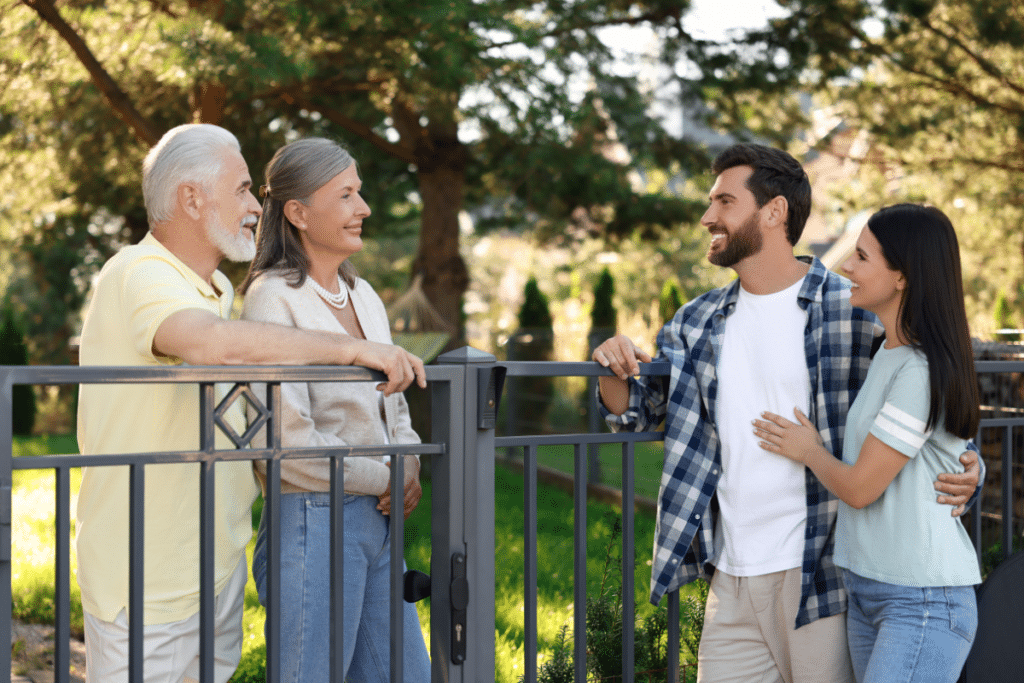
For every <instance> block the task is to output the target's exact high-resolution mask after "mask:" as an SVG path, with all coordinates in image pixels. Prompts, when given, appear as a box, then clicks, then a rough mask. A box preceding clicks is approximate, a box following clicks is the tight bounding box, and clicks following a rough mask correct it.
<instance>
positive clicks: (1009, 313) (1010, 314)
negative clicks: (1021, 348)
mask: <svg viewBox="0 0 1024 683" xmlns="http://www.w3.org/2000/svg"><path fill="white" fill-rule="evenodd" d="M993 318H994V319H995V323H996V329H997V330H1012V329H1016V328H1017V315H1016V313H1015V312H1014V310H1013V308H1012V307H1011V306H1010V302H1009V300H1008V299H1007V296H1006V292H1005V291H1004V292H999V296H997V297H996V309H995V312H994V314H993ZM1002 338H1003V339H1005V340H1006V341H1020V335H1019V334H1004V335H1003V337H1002Z"/></svg>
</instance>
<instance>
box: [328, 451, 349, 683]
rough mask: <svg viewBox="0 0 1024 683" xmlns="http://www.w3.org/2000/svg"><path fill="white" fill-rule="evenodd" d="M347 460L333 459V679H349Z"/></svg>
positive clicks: (337, 681) (331, 677)
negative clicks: (346, 634)
mask: <svg viewBox="0 0 1024 683" xmlns="http://www.w3.org/2000/svg"><path fill="white" fill-rule="evenodd" d="M344 538H345V459H344V458H339V457H332V458H331V557H330V559H329V560H328V562H329V564H330V568H331V616H330V621H331V623H330V637H331V662H330V666H331V669H330V680H331V682H332V683H343V682H344V680H345V562H344V555H345V550H344V548H345V543H344V540H343V539H344Z"/></svg>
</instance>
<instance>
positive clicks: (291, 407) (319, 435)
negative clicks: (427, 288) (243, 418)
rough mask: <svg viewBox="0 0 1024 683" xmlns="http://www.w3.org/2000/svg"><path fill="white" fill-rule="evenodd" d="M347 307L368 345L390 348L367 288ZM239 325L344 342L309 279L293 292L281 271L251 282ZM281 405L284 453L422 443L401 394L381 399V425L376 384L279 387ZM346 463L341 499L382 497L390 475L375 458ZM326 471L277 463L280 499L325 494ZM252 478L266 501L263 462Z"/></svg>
mask: <svg viewBox="0 0 1024 683" xmlns="http://www.w3.org/2000/svg"><path fill="white" fill-rule="evenodd" d="M349 301H350V305H351V306H354V307H355V313H356V317H358V318H359V324H360V325H361V326H362V328H363V333H364V334H365V335H366V338H367V339H368V340H370V341H375V342H381V343H384V344H391V343H393V342H392V341H391V332H390V326H389V324H388V318H387V313H386V312H385V310H384V302H382V301H381V300H380V297H379V296H377V293H376V292H374V291H373V288H372V287H370V285H369V283H368V282H366V281H365V280H362V279H358V280H357V281H356V286H355V287H354V288H353V289H352V291H351V296H350V298H349ZM242 318H243V319H244V320H256V321H260V322H270V323H277V324H280V325H288V326H290V327H298V328H301V329H304V330H320V331H327V332H337V333H339V334H348V333H347V332H346V331H345V328H344V327H342V326H341V323H339V322H338V319H337V318H335V317H334V314H333V312H332V311H331V309H330V308H328V307H327V304H325V303H324V302H323V300H321V299H320V297H319V296H317V294H316V292H315V291H314V290H313V287H312V286H311V285H310V280H309V278H308V277H307V278H306V280H305V281H304V282H303V283H302V286H301V287H299V288H298V289H296V288H294V287H292V286H291V285H289V284H288V282H287V281H286V280H285V278H284V276H283V273H282V271H271V272H268V273H264V274H263V275H261V276H260V277H258V278H257V279H256V280H255V281H253V283H252V284H251V285H250V287H249V289H248V291H247V292H246V294H245V303H244V305H243V308H242ZM265 387H266V385H264V384H253V387H252V388H253V391H254V392H255V393H256V396H258V397H260V398H261V399H262V397H264V396H266V388H265ZM281 399H282V403H283V405H282V422H281V432H282V439H281V440H282V445H284V446H286V447H297V446H368V445H378V444H383V443H385V439H384V431H383V430H384V429H385V428H386V429H387V433H388V442H390V443H393V444H410V443H420V438H419V436H418V435H417V434H416V432H415V431H413V428H412V424H411V422H410V420H409V406H408V404H407V403H406V401H405V397H404V396H403V395H402V394H401V393H397V394H393V395H391V396H387V397H385V398H384V413H385V420H384V422H382V421H381V414H380V404H379V401H378V394H377V390H376V383H374V382H309V383H294V382H293V383H285V384H282V385H281ZM265 438H266V437H265V436H262V435H258V436H257V437H256V439H255V443H256V444H260V445H262V444H264V443H266V441H265ZM344 462H345V492H346V493H354V494H360V495H380V494H382V493H384V491H385V490H386V489H387V487H388V483H389V481H390V479H391V476H390V475H391V470H390V468H388V467H387V466H386V465H385V464H384V458H382V457H381V456H369V457H350V458H345V460H344ZM407 462H408V461H407ZM329 466H330V461H329V460H328V459H326V458H318V459H315V460H284V461H282V463H281V492H282V493H295V492H302V491H329V490H330V470H329ZM408 469H409V467H408V465H407V466H406V470H408ZM417 469H418V468H417ZM256 474H257V476H258V477H259V480H260V483H261V484H262V485H263V490H264V493H266V461H264V460H257V461H256ZM407 476H408V473H407Z"/></svg>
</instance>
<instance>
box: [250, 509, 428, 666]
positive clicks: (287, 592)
mask: <svg viewBox="0 0 1024 683" xmlns="http://www.w3.org/2000/svg"><path fill="white" fill-rule="evenodd" d="M344 500H345V530H344V534H343V536H344V553H345V555H344V565H345V570H344V574H345V578H344V582H345V584H344V585H345V593H344V599H345V604H344V610H345V615H344V622H345V633H344V645H343V648H344V660H343V661H344V665H345V675H346V679H345V680H346V681H351V682H352V683H356V682H358V683H387V681H389V680H390V675H391V624H390V615H391V603H390V588H391V578H390V572H391V543H390V529H389V525H388V518H387V517H385V516H384V515H382V514H381V513H380V511H379V510H377V502H378V501H377V498H376V497H375V496H353V495H346V496H345V499H344ZM280 501H281V674H282V676H281V680H282V681H283V682H284V683H300V682H301V683H317V682H319V681H324V682H325V683H326V681H327V679H328V676H329V673H330V672H329V668H330V666H329V662H330V627H329V623H330V622H329V621H328V619H329V616H330V596H331V575H330V568H329V566H328V555H329V554H330V547H331V537H330V529H331V525H330V495H329V494H327V493H285V494H282V495H281V496H280ZM252 574H253V578H254V579H255V580H256V587H257V589H258V591H259V598H260V602H261V603H262V604H263V605H266V587H267V527H266V515H264V516H263V518H262V519H261V520H260V529H259V533H258V534H257V537H256V550H255V552H254V553H253V560H252ZM403 605H404V609H405V619H404V628H403V634H404V641H403V642H404V646H405V647H404V648H403V660H404V664H405V666H404V669H405V675H404V677H403V679H402V680H404V681H408V682H409V683H416V682H419V681H423V682H428V681H430V660H429V658H428V657H427V648H426V646H425V645H424V641H423V633H422V631H421V630H420V622H419V619H418V618H417V616H416V608H415V606H414V605H411V604H409V603H404V602H403Z"/></svg>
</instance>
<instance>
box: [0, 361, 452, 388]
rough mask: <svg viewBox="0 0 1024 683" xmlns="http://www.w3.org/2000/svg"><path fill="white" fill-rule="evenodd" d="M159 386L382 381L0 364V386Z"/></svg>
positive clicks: (360, 375) (238, 370) (239, 369)
mask: <svg viewBox="0 0 1024 683" xmlns="http://www.w3.org/2000/svg"><path fill="white" fill-rule="evenodd" d="M455 367H456V366H450V365H428V366H426V375H427V380H428V381H451V380H452V378H453V377H454V376H455V372H456V370H455ZM5 377H6V381H8V382H10V383H11V384H157V383H168V384H175V383H191V384H195V383H202V382H367V381H370V382H382V381H384V380H386V379H387V378H386V377H385V375H384V373H383V372H380V371H378V370H370V369H369V368H364V367H358V366H351V365H299V366H294V365H235V366H225V365H168V366H166V367H162V366H160V367H158V366H153V367H139V366H121V365H91V366H84V367H83V366H78V365H2V366H0V384H2V383H3V382H4V379H5Z"/></svg>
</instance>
